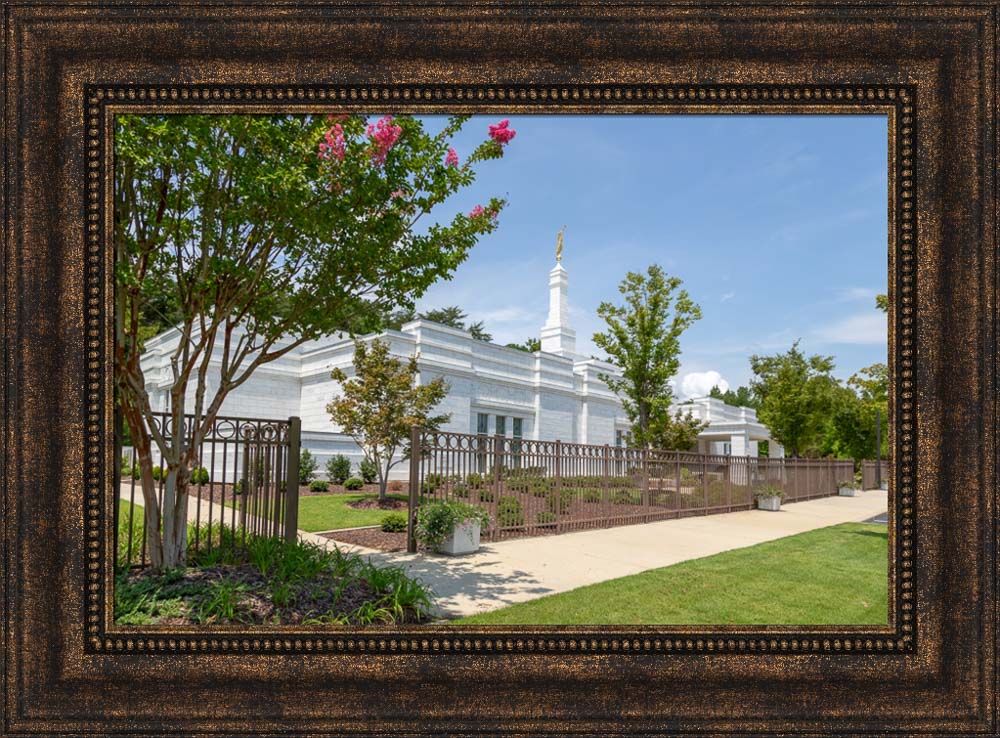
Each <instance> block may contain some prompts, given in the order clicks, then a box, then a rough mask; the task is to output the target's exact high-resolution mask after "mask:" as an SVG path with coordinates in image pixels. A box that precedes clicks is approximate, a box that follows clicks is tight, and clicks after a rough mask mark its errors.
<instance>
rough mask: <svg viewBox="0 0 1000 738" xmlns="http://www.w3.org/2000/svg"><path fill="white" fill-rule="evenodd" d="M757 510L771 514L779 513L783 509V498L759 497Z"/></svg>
mask: <svg viewBox="0 0 1000 738" xmlns="http://www.w3.org/2000/svg"><path fill="white" fill-rule="evenodd" d="M757 509H758V510H770V511H771V512H778V510H780V509H781V498H780V497H777V496H772V497H758V498H757Z"/></svg>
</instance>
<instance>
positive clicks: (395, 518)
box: [382, 513, 406, 533]
mask: <svg viewBox="0 0 1000 738" xmlns="http://www.w3.org/2000/svg"><path fill="white" fill-rule="evenodd" d="M405 530H406V516H405V515H404V514H403V513H388V514H387V515H383V516H382V531H383V532H384V533H402V532H404V531H405Z"/></svg>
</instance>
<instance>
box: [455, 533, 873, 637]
mask: <svg viewBox="0 0 1000 738" xmlns="http://www.w3.org/2000/svg"><path fill="white" fill-rule="evenodd" d="M887 567H888V548H887V531H886V526H884V525H870V524H865V523H846V524H843V525H834V526H831V527H829V528H821V529H819V530H814V531H810V532H808V533H801V534H799V535H794V536H789V537H787V538H781V539H779V540H776V541H771V542H768V543H761V544H758V545H756V546H750V547H749V548H742V549H736V550H733V551H726V552H725V553H721V554H716V555H715V556H708V557H706V558H703V559H695V560H692V561H685V562H683V563H680V564H675V565H673V566H667V567H664V568H662V569H652V570H650V571H645V572H642V573H641V574H635V575H633V576H628V577H622V578H620V579H612V580H609V581H606V582H601V583H599V584H593V585H589V586H586V587H580V588H578V589H574V590H570V591H569V592H563V593H561V594H556V595H549V596H547V597H541V598H539V599H537V600H532V601H530V602H524V603H521V604H518V605H512V606H510V607H505V608H503V609H500V610H494V611H493V612H489V613H484V614H482V615H475V616H472V617H467V618H462V619H460V620H454V621H451V622H452V623H456V624H489V625H494V624H496V625H508V624H523V625H603V624H622V625H632V624H671V625H686V624H710V625H725V624H754V623H759V624H775V625H780V624H787V625H819V624H829V625H857V624H885V623H886V622H887V620H888V609H887V608H888V606H887V597H888V579H889V575H888V568H887Z"/></svg>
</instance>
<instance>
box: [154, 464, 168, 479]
mask: <svg viewBox="0 0 1000 738" xmlns="http://www.w3.org/2000/svg"><path fill="white" fill-rule="evenodd" d="M166 471H167V470H166V469H164V468H163V467H161V466H160V465H159V464H157V465H156V466H154V467H153V479H155V480H156V481H157V482H159V481H160V480H161V479H164V478H166Z"/></svg>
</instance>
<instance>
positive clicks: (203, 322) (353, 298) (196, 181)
mask: <svg viewBox="0 0 1000 738" xmlns="http://www.w3.org/2000/svg"><path fill="white" fill-rule="evenodd" d="M467 121H468V116H464V117H463V116H458V117H452V118H449V119H448V122H447V124H446V125H445V126H444V128H443V130H441V131H440V132H439V133H436V134H432V133H430V132H428V131H425V130H424V127H423V123H422V122H421V121H420V120H418V119H416V118H413V117H411V116H399V117H396V118H393V117H392V116H385V117H383V118H381V119H378V120H371V121H370V120H368V119H367V118H366V117H364V116H357V115H337V116H321V115H284V114H279V115H141V116H139V115H122V116H117V117H116V119H115V126H116V127H115V173H114V176H115V190H114V208H115V214H114V227H115V232H114V247H115V281H116V289H115V384H116V392H117V400H118V404H119V407H120V410H121V414H122V417H123V418H124V422H125V424H126V426H127V430H128V434H129V436H130V437H131V439H132V443H133V445H134V446H135V448H136V451H137V455H138V462H139V463H138V465H139V471H140V475H139V477H140V479H141V483H142V493H143V500H144V502H143V505H144V522H145V530H146V533H147V536H148V545H149V553H150V559H151V563H152V564H153V565H154V566H156V567H176V566H180V565H183V564H184V562H185V560H186V545H187V508H188V501H187V497H186V493H187V488H188V484H189V483H190V478H191V470H192V469H193V468H195V467H196V466H197V465H198V458H197V457H198V454H199V449H200V447H201V443H202V440H203V439H204V438H205V435H206V433H207V432H208V430H209V429H210V428H211V426H212V423H213V422H214V420H215V417H216V415H217V414H218V412H219V409H220V407H221V406H222V403H223V401H224V400H225V399H226V397H227V396H228V395H229V393H231V392H232V391H233V390H235V389H236V388H237V387H239V386H240V385H241V384H243V383H244V382H246V381H247V379H248V378H249V377H250V376H251V375H252V374H253V373H254V371H256V369H257V368H258V367H260V366H261V365H263V364H266V363H269V362H272V361H275V360H276V359H280V358H281V357H282V356H284V355H285V354H287V353H288V352H290V351H294V350H295V349H296V348H297V347H298V346H300V345H302V344H303V343H304V342H306V341H309V340H312V339H316V338H320V337H322V336H324V335H329V334H331V333H335V332H338V331H346V332H365V331H368V330H372V329H374V328H375V327H378V325H380V324H381V321H382V317H381V316H384V315H386V314H388V313H391V312H392V311H393V310H397V309H403V310H405V309H410V308H412V307H413V304H414V300H415V299H416V298H418V297H420V296H421V295H422V294H423V293H424V292H425V291H426V290H427V288H428V287H429V286H430V285H431V284H433V283H434V282H435V281H437V280H439V279H442V278H447V277H450V276H451V275H452V274H453V273H454V271H455V269H456V268H457V267H458V265H459V264H461V263H462V261H464V259H465V258H466V256H467V255H468V253H469V250H470V249H471V248H472V247H473V246H474V245H475V244H476V242H477V241H478V240H479V239H480V238H481V237H483V236H484V235H486V234H487V233H490V232H491V231H492V230H493V229H494V228H496V222H497V221H496V217H497V215H498V213H499V211H500V209H501V208H502V207H503V204H504V203H503V201H502V200H499V199H492V200H490V201H489V202H488V203H486V204H485V205H483V206H477V208H475V209H474V210H473V211H472V212H471V213H468V214H466V213H457V214H455V215H454V216H453V217H452V218H451V220H450V221H443V222H437V223H434V222H430V223H427V222H420V228H419V229H418V227H417V223H418V221H420V220H421V218H423V217H424V216H426V215H427V214H428V213H430V211H431V210H433V209H435V208H438V206H440V205H442V203H444V202H445V200H447V199H448V198H449V197H450V196H451V195H452V194H454V193H456V192H458V191H459V190H461V189H463V188H465V187H467V186H469V185H470V184H472V182H473V181H474V179H475V175H476V167H477V166H478V165H479V164H481V163H483V162H485V161H486V160H489V159H497V158H499V157H501V156H502V154H503V147H504V146H505V145H506V144H507V143H509V141H510V139H511V137H512V136H513V131H511V130H510V128H509V125H504V126H502V127H497V126H492V127H491V128H490V130H489V133H488V137H487V138H485V140H484V142H483V143H482V144H480V145H479V146H478V147H477V148H476V149H475V150H474V151H473V152H472V153H471V154H470V155H469V156H468V157H466V158H465V159H464V161H463V160H462V159H460V158H459V155H458V153H457V152H456V151H455V150H454V149H453V148H452V147H451V145H450V142H451V140H452V139H453V138H454V136H455V135H456V134H457V133H458V132H459V130H460V129H461V128H462V126H463V125H464V124H465V123H466V122H467ZM498 125H499V124H498ZM435 212H440V208H438V209H437V210H436V211H435ZM151 308H152V309H154V312H155V310H159V311H160V312H163V313H166V314H165V315H163V316H162V317H163V321H164V323H165V324H167V325H171V326H173V327H174V329H175V330H176V331H177V339H178V340H177V344H176V349H175V350H174V351H173V352H172V353H171V355H170V357H169V366H170V376H169V378H168V385H167V387H166V391H167V396H168V398H169V399H168V403H167V406H168V411H169V416H170V417H169V421H170V422H168V423H167V424H165V425H164V424H162V423H160V422H159V421H158V419H157V417H156V416H155V415H154V413H153V409H152V408H151V406H150V400H149V396H148V394H147V392H146V378H145V376H144V375H143V370H142V367H141V364H140V355H141V352H142V341H143V339H144V338H146V337H147V335H148V330H149V328H148V324H149V315H150V312H151ZM185 416H192V417H193V422H192V423H191V424H190V425H188V424H186V423H185V422H184V418H185ZM164 428H169V429H170V430H169V431H165V430H164ZM154 447H155V448H156V449H157V450H158V451H159V453H160V456H161V458H162V460H163V464H164V467H165V470H166V477H165V480H166V481H165V483H164V485H163V496H162V501H161V499H160V498H159V497H158V495H157V494H156V489H155V486H154V479H153V466H152V451H153V448H154Z"/></svg>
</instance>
